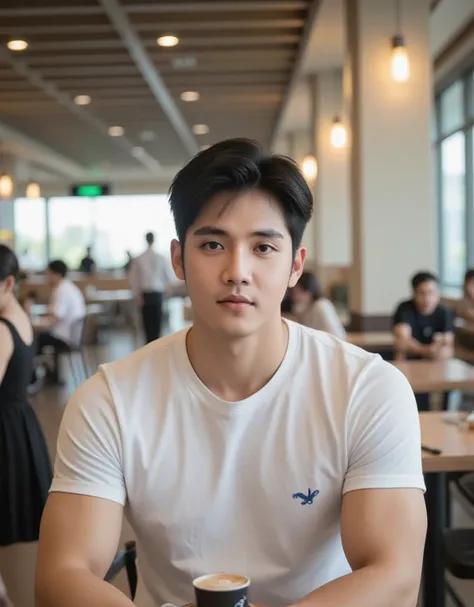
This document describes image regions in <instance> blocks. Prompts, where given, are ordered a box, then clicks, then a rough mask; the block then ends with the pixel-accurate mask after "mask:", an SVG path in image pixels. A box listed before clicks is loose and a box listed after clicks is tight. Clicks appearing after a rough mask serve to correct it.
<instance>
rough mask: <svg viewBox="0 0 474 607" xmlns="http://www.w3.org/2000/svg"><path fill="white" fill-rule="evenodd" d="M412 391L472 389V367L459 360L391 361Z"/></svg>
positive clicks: (473, 372) (473, 371)
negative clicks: (406, 380) (408, 383)
mask: <svg viewBox="0 0 474 607" xmlns="http://www.w3.org/2000/svg"><path fill="white" fill-rule="evenodd" d="M393 364H394V365H395V366H396V367H397V368H398V369H399V370H400V371H401V372H402V373H403V375H405V377H406V378H407V379H408V381H409V382H410V385H411V387H412V388H413V391H414V392H448V391H449V390H472V389H474V367H473V366H472V365H469V364H468V363H466V362H464V361H463V360H459V359H457V358H451V359H449V360H404V361H401V362H394V363H393Z"/></svg>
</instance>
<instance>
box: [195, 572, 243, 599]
mask: <svg viewBox="0 0 474 607" xmlns="http://www.w3.org/2000/svg"><path fill="white" fill-rule="evenodd" d="M249 585H250V580H249V578H248V577H246V576H245V575H238V574H233V573H214V574H211V575H202V576H200V577H198V578H196V579H195V580H193V586H194V594H195V597H196V601H195V602H196V607H248V600H247V591H248V587H249Z"/></svg>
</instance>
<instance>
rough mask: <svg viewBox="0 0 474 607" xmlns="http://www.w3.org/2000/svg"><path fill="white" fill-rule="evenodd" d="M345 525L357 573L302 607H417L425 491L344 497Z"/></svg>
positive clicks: (374, 492) (346, 546)
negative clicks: (423, 492)
mask: <svg viewBox="0 0 474 607" xmlns="http://www.w3.org/2000/svg"><path fill="white" fill-rule="evenodd" d="M388 522H389V523H390V524H387V523H388ZM341 525H342V529H341V532H342V541H343V546H344V551H345V553H346V557H347V560H348V561H349V564H350V565H351V568H352V569H353V572H352V573H350V574H349V575H346V576H344V577H342V578H339V579H337V580H334V581H333V582H330V583H329V584H326V585H325V586H322V587H321V588H318V589H317V590H315V591H314V592H312V593H311V594H309V595H308V596H307V597H305V598H304V599H303V600H302V601H300V602H299V603H297V605H298V607H381V606H382V605H383V606H384V607H415V605H416V603H417V598H418V591H419V586H420V579H421V568H422V561H423V546H424V541H425V535H426V511H425V502H424V498H423V494H422V492H421V490H419V489H368V490H361V491H353V492H350V493H346V495H345V496H344V499H343V504H342V517H341Z"/></svg>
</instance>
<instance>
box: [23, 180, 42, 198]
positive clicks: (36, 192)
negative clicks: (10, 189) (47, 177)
mask: <svg viewBox="0 0 474 607" xmlns="http://www.w3.org/2000/svg"><path fill="white" fill-rule="evenodd" d="M26 197H27V198H40V197H41V189H40V186H39V183H35V182H34V181H30V183H29V184H28V185H27V186H26Z"/></svg>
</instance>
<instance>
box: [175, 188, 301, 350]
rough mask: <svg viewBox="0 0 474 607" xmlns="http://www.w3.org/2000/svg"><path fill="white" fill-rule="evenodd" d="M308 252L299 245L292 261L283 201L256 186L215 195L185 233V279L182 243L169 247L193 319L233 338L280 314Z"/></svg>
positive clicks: (257, 328)
mask: <svg viewBox="0 0 474 607" xmlns="http://www.w3.org/2000/svg"><path fill="white" fill-rule="evenodd" d="M229 200H231V202H230V204H228V206H227V207H226V205H227V203H228V202H229ZM305 255H306V251H305V250H304V249H303V248H300V249H299V250H298V251H297V253H296V257H295V259H293V254H292V243H291V237H290V234H289V232H288V229H287V227H286V225H285V220H284V216H283V212H282V210H281V208H280V206H279V204H278V203H277V202H276V201H274V200H273V199H272V198H271V197H269V196H268V195H267V194H265V193H263V192H260V191H258V190H250V191H248V192H245V193H242V194H240V195H237V196H233V195H232V194H228V193H221V194H219V195H217V196H215V197H214V198H213V199H211V201H210V202H209V204H208V205H207V206H206V207H205V209H204V211H203V212H202V214H201V215H200V216H199V217H198V218H197V220H196V221H195V223H194V224H193V225H192V226H191V227H190V228H189V230H188V232H187V234H186V242H185V247H184V269H185V273H186V277H185V276H184V271H183V259H182V250H181V246H180V245H179V243H178V242H177V241H173V243H172V246H171V257H172V261H173V267H174V269H175V272H176V275H177V276H178V278H181V279H184V278H186V286H187V290H188V293H189V296H190V298H191V301H192V304H193V316H194V318H195V321H196V322H201V323H204V324H205V325H207V326H208V327H209V328H210V329H212V330H214V331H218V332H222V333H225V334H226V335H228V336H229V337H230V338H240V337H246V336H248V335H252V334H253V333H255V332H257V331H258V330H259V328H261V327H262V326H263V325H264V324H265V323H267V322H269V321H271V320H273V319H275V318H279V317H280V304H281V301H282V299H283V296H284V295H285V292H286V289H287V287H288V285H290V286H294V284H295V283H296V282H297V280H298V278H299V276H300V275H301V272H302V271H303V264H304V259H305Z"/></svg>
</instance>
